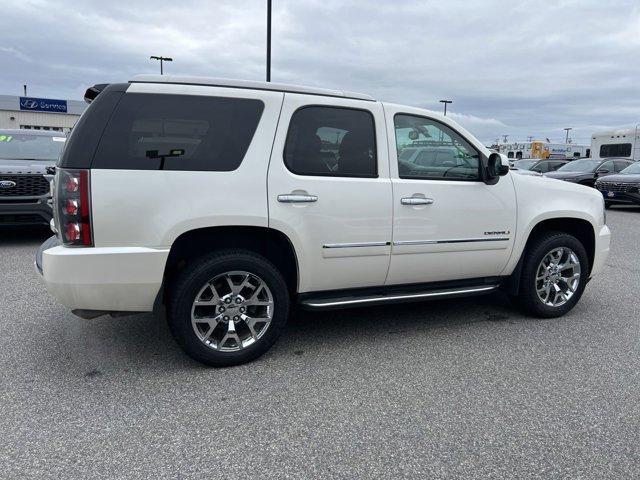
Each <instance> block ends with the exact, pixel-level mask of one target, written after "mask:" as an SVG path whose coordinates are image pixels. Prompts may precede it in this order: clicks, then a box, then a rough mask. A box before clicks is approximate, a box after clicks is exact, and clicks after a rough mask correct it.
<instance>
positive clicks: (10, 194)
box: [0, 129, 65, 226]
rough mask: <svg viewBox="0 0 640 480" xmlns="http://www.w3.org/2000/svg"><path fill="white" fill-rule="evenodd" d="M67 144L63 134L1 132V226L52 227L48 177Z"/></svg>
mask: <svg viewBox="0 0 640 480" xmlns="http://www.w3.org/2000/svg"><path fill="white" fill-rule="evenodd" d="M64 142H65V135H64V133H62V132H52V131H43V130H17V129H16V130H13V129H12V130H0V226H17V225H48V224H49V222H50V221H51V217H52V210H51V205H50V204H49V199H50V198H51V193H50V192H51V188H50V186H49V178H51V175H50V174H51V173H53V172H52V171H51V170H52V169H53V167H54V166H55V164H56V161H57V160H58V157H59V156H60V151H61V150H62V146H63V145H64ZM47 169H49V170H50V171H49V172H48V171H47Z"/></svg>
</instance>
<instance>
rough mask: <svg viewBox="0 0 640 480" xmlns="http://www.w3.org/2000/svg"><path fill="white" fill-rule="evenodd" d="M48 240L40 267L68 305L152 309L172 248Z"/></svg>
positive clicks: (52, 290) (53, 290)
mask: <svg viewBox="0 0 640 480" xmlns="http://www.w3.org/2000/svg"><path fill="white" fill-rule="evenodd" d="M53 238H55V237H53ZM50 240H51V239H50ZM47 242H49V240H47ZM47 242H45V243H44V244H43V245H42V247H41V249H40V250H39V251H38V254H37V255H36V269H37V270H38V271H39V272H41V274H42V277H43V278H44V282H45V284H46V286H47V290H48V291H49V293H51V294H52V295H53V296H54V297H55V298H56V299H57V300H58V301H59V302H60V303H62V304H63V305H66V306H67V307H69V308H71V309H82V310H105V311H123V312H125V311H126V312H150V311H152V310H153V304H154V301H155V299H156V296H157V294H158V292H159V291H160V287H161V285H162V277H163V275H164V267H165V264H166V261H167V257H168V255H169V249H155V248H145V247H90V248H72V247H64V246H61V245H57V244H55V243H54V244H52V245H47ZM38 257H40V259H39V258H38Z"/></svg>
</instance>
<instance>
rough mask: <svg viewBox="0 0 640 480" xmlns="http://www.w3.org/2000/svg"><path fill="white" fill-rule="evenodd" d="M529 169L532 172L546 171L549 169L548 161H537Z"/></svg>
mask: <svg viewBox="0 0 640 480" xmlns="http://www.w3.org/2000/svg"><path fill="white" fill-rule="evenodd" d="M531 170H533V171H534V172H540V173H547V172H548V171H549V162H538V164H537V165H536V166H535V167H533V168H532V169H531Z"/></svg>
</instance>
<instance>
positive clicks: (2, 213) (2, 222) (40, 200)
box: [0, 197, 53, 226]
mask: <svg viewBox="0 0 640 480" xmlns="http://www.w3.org/2000/svg"><path fill="white" fill-rule="evenodd" d="M52 216H53V212H52V210H51V205H49V197H37V198H33V199H21V198H9V199H0V226H19V225H49V222H51V218H52Z"/></svg>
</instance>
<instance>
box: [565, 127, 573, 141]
mask: <svg viewBox="0 0 640 480" xmlns="http://www.w3.org/2000/svg"><path fill="white" fill-rule="evenodd" d="M564 130H565V132H567V136H566V138H565V139H564V143H569V131H570V130H573V128H571V127H567V128H565V129H564Z"/></svg>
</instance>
